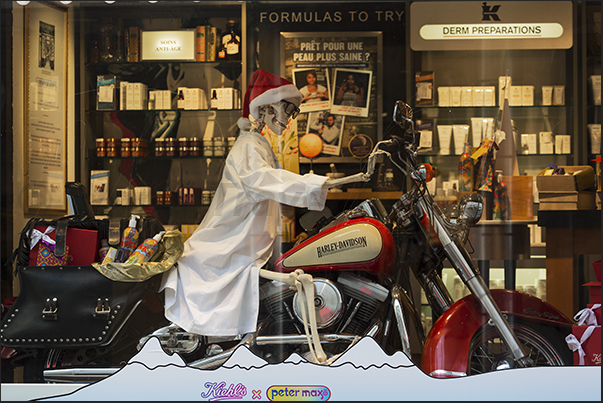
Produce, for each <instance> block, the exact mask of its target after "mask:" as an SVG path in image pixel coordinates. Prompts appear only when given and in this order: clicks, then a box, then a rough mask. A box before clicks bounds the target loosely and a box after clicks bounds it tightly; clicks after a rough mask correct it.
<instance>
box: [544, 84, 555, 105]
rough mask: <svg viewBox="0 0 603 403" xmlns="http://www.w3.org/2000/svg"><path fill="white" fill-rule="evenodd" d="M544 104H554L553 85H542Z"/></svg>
mask: <svg viewBox="0 0 603 403" xmlns="http://www.w3.org/2000/svg"><path fill="white" fill-rule="evenodd" d="M542 105H543V106H550V105H553V86H552V85H543V86H542Z"/></svg>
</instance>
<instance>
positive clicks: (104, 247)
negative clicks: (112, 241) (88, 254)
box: [98, 239, 110, 262]
mask: <svg viewBox="0 0 603 403" xmlns="http://www.w3.org/2000/svg"><path fill="white" fill-rule="evenodd" d="M109 248H110V246H109V242H108V241H107V240H106V239H101V248H100V249H99V250H98V256H99V259H100V261H101V262H102V261H103V259H104V258H105V256H107V252H109Z"/></svg>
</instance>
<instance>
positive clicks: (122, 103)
mask: <svg viewBox="0 0 603 403" xmlns="http://www.w3.org/2000/svg"><path fill="white" fill-rule="evenodd" d="M127 88H128V82H127V81H121V82H120V83H119V109H120V110H122V111H123V110H125V109H126V105H127V95H128V91H127Z"/></svg>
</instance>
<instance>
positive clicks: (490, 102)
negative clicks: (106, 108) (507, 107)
mask: <svg viewBox="0 0 603 403" xmlns="http://www.w3.org/2000/svg"><path fill="white" fill-rule="evenodd" d="M484 106H496V87H494V86H488V87H484Z"/></svg>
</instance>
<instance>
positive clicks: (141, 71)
mask: <svg viewBox="0 0 603 403" xmlns="http://www.w3.org/2000/svg"><path fill="white" fill-rule="evenodd" d="M160 3H161V2H160ZM157 6H158V7H153V8H152V9H151V10H148V11H147V10H145V12H144V13H141V12H140V9H139V7H137V6H129V5H122V6H119V7H118V8H119V19H118V20H116V21H117V24H114V23H110V21H111V20H112V19H115V18H116V13H115V10H111V11H110V10H109V9H108V8H107V7H104V6H98V5H96V6H95V5H93V4H85V5H83V6H82V7H81V8H79V9H78V13H79V15H78V16H77V18H78V19H79V21H81V23H80V25H79V27H78V28H79V30H80V33H81V34H82V38H83V42H82V44H81V47H80V49H81V50H80V51H79V59H80V60H81V63H80V64H79V65H78V68H77V74H79V77H78V78H76V81H77V82H78V83H79V85H80V88H79V89H78V91H77V94H78V95H77V97H76V103H77V108H78V111H79V116H80V117H81V122H82V123H81V125H80V131H79V139H78V140H79V146H77V145H76V148H79V149H81V153H80V161H81V165H82V172H81V177H82V178H83V179H82V182H83V183H89V182H88V181H89V179H90V171H91V170H108V171H109V184H110V192H115V189H120V188H125V187H130V186H148V187H150V188H151V192H152V199H151V200H152V201H155V193H156V191H157V190H162V189H177V188H178V187H180V186H190V187H195V188H207V187H209V188H215V186H216V185H217V181H218V180H219V177H220V172H221V169H222V167H223V165H224V161H225V158H226V154H227V153H225V155H224V156H220V157H215V156H205V155H203V148H202V144H200V145H199V147H200V154H199V155H195V156H190V155H186V156H185V155H182V156H181V155H178V144H176V155H174V156H155V154H154V144H153V141H151V139H154V138H157V137H170V138H174V139H180V138H192V137H197V138H199V139H200V140H201V139H203V138H204V137H212V138H213V137H221V138H223V139H224V140H225V143H226V139H227V138H228V137H236V135H237V132H238V130H237V127H236V121H237V119H238V118H239V117H240V114H241V109H237V108H233V109H212V108H211V105H210V99H209V98H210V97H211V90H212V89H213V88H235V89H237V90H240V89H241V87H242V83H244V82H245V81H246V77H245V75H246V74H245V68H244V67H245V62H244V60H223V59H217V60H211V61H196V60H147V59H149V57H148V55H144V54H143V52H144V51H143V49H142V47H141V48H140V51H141V53H140V60H139V61H136V62H133V61H127V60H126V59H125V55H126V54H127V53H126V47H125V45H124V43H123V42H120V39H118V38H120V35H122V34H123V32H124V31H125V30H127V29H128V27H132V26H137V27H139V28H140V30H141V31H145V30H154V29H156V28H153V27H152V26H151V25H149V24H151V20H152V19H153V18H165V15H166V14H168V13H169V12H171V6H170V5H168V4H163V5H162V4H158V5H157ZM179 7H181V11H187V18H186V19H185V20H181V19H163V20H162V21H163V23H162V24H163V25H162V30H166V31H169V30H182V29H194V28H195V27H196V26H200V25H211V26H213V27H217V28H218V29H224V27H226V25H227V22H228V20H229V19H231V18H233V17H234V18H235V19H236V20H238V21H240V22H242V21H243V5H242V4H241V3H240V2H234V1H233V2H204V3H203V4H202V5H196V4H192V3H191V4H189V5H186V6H185V5H182V4H181V5H180V6H179ZM83 21H85V23H84V22H83ZM107 27H109V28H110V31H109V32H110V33H111V34H112V36H111V38H109V39H107V38H105V37H102V38H101V37H99V33H102V32H103V28H107ZM113 34H115V35H113ZM101 39H102V40H101ZM218 39H220V38H218ZM244 41H245V38H244V37H243V38H242V43H241V46H242V48H241V50H242V51H241V54H245V51H244V47H245V42H244ZM95 45H96V46H97V47H95ZM103 46H104V47H103ZM107 46H108V47H107ZM95 49H96V50H97V51H98V53H96V52H94V50H95ZM107 49H109V53H111V51H115V55H117V56H111V57H114V59H113V60H110V61H109V60H108V59H106V58H105V59H104V58H102V57H101V56H104V57H107ZM103 52H105V53H103ZM217 57H218V56H217V54H216V58H217ZM116 58H117V60H116ZM143 58H144V59H145V60H142V59H143ZM102 75H111V76H115V77H116V81H117V82H119V83H123V82H129V83H142V84H145V85H146V90H147V91H154V90H169V91H170V92H171V94H172V97H171V102H172V103H171V104H167V103H166V104H164V105H162V106H165V107H168V108H167V109H163V108H162V109H120V107H119V104H118V105H117V106H116V107H114V109H112V110H98V109H97V80H98V76H102ZM180 88H201V89H203V90H204V91H205V96H206V97H207V103H208V104H207V106H206V107H205V104H200V106H204V107H205V108H203V109H180V108H176V106H177V104H176V100H175V99H174V98H175V94H176V93H177V92H178V89H180ZM242 95H243V94H241V96H242ZM114 96H115V97H117V98H116V102H117V103H119V101H121V97H120V94H119V85H117V90H116V91H115V92H114ZM114 100H115V98H114ZM235 105H236V104H235ZM137 106H142V107H144V106H145V105H144V104H142V105H137ZM236 106H238V105H236ZM124 137H129V138H140V139H141V140H143V141H145V142H146V143H147V144H148V148H147V150H148V154H149V155H148V156H144V157H142V156H136V157H134V156H131V157H121V156H120V149H119V147H118V148H117V156H114V157H97V156H96V144H95V142H96V139H97V138H115V139H121V138H124ZM176 143H177V142H176ZM225 146H226V144H225ZM137 155H140V154H137ZM115 196H116V195H115V194H114V193H110V194H109V197H110V200H114V199H113V198H114V197H115ZM103 210H105V211H106V214H108V215H110V216H115V217H118V216H127V215H128V214H129V211H130V210H140V211H141V212H142V211H146V212H147V213H148V214H150V213H151V212H152V213H153V214H155V215H157V216H159V218H160V220H161V222H162V223H163V224H166V225H167V224H179V223H183V222H184V223H193V222H200V220H201V219H202V217H203V216H204V214H205V212H206V211H207V205H178V204H169V205H166V204H151V205H141V206H139V205H127V206H122V205H111V206H96V207H95V211H99V212H102V211H103Z"/></svg>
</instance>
